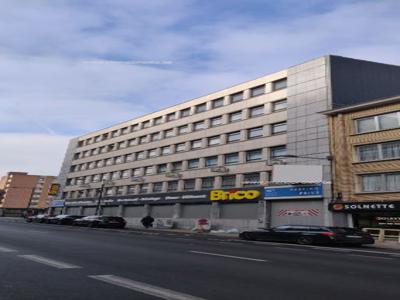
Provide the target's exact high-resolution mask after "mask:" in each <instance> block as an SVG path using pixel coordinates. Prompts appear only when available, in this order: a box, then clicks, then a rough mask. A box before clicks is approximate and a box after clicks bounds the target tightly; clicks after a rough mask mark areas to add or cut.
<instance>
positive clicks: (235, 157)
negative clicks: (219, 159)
mask: <svg viewBox="0 0 400 300" xmlns="http://www.w3.org/2000/svg"><path fill="white" fill-rule="evenodd" d="M237 163H239V153H237V152H236V153H229V154H225V164H226V165H233V164H237Z"/></svg>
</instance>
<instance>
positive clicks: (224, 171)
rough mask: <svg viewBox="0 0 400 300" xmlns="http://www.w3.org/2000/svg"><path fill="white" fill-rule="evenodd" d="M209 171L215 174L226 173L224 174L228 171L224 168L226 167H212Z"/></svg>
mask: <svg viewBox="0 0 400 300" xmlns="http://www.w3.org/2000/svg"><path fill="white" fill-rule="evenodd" d="M210 171H211V172H217V173H226V172H228V171H229V169H228V168H226V167H212V168H211V169H210Z"/></svg>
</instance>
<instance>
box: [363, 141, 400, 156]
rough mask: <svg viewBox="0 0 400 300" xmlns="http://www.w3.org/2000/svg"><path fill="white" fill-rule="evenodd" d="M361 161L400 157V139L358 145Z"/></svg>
mask: <svg viewBox="0 0 400 300" xmlns="http://www.w3.org/2000/svg"><path fill="white" fill-rule="evenodd" d="M356 150H357V155H358V160H359V161H374V160H384V159H400V140H399V141H392V142H385V143H377V144H368V145H360V146H356Z"/></svg>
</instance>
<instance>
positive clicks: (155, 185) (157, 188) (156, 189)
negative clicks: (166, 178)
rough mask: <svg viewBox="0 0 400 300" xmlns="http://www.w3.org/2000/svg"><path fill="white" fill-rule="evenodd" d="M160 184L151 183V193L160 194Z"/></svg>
mask: <svg viewBox="0 0 400 300" xmlns="http://www.w3.org/2000/svg"><path fill="white" fill-rule="evenodd" d="M162 185H163V184H162V182H155V183H153V193H161V192H162Z"/></svg>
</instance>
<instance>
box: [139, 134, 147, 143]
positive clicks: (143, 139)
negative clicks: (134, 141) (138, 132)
mask: <svg viewBox="0 0 400 300" xmlns="http://www.w3.org/2000/svg"><path fill="white" fill-rule="evenodd" d="M146 141H147V136H145V135H144V136H141V137H140V138H139V141H138V142H139V144H144V143H146Z"/></svg>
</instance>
